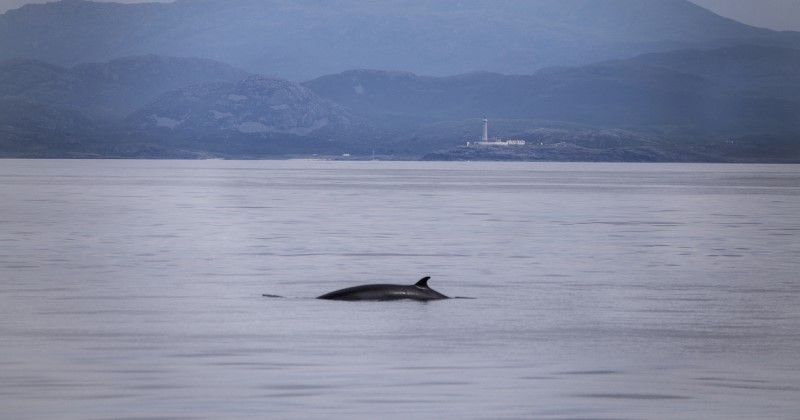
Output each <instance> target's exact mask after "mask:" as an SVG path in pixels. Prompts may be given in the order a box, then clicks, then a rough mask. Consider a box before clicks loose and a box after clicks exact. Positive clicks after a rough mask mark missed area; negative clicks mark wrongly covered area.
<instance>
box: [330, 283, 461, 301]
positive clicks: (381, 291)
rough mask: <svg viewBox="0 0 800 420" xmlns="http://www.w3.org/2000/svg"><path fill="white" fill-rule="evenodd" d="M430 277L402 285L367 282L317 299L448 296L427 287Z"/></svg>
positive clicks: (428, 297)
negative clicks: (408, 284) (409, 284)
mask: <svg viewBox="0 0 800 420" xmlns="http://www.w3.org/2000/svg"><path fill="white" fill-rule="evenodd" d="M429 279H430V277H423V278H422V279H421V280H420V281H418V282H417V283H416V284H413V285H411V286H403V285H397V284H367V285H363V286H354V287H348V288H346V289H340V290H335V291H333V292H330V293H326V294H324V295H322V296H320V297H318V298H317V299H325V300H344V301H387V300H404V299H405V300H419V301H429V300H440V299H450V298H449V297H447V296H445V295H443V294H441V293H439V292H437V291H435V290H433V289H431V288H430V287H428V280H429Z"/></svg>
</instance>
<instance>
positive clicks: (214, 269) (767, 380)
mask: <svg viewBox="0 0 800 420" xmlns="http://www.w3.org/2000/svg"><path fill="white" fill-rule="evenodd" d="M798 273H800V166H796V165H774V166H761V165H700V164H692V165H683V164H588V163H587V164H558V163H477V162H463V163H437V162H425V163H420V162H330V161H310V160H309V161H301V160H297V161H114V160H92V161H85V160H84V161H73V160H2V161H0V340H1V341H0V418H2V419H87V420H94V419H167V418H168V419H245V418H254V419H255V418H259V419H260V418H281V419H330V418H347V419H375V418H387V419H409V418H414V419H420V418H436V419H441V418H459V419H766V418H769V419H797V418H800V280H799V278H800V275H799V274H798ZM426 275H430V276H431V277H432V279H431V281H430V283H429V284H430V286H431V287H432V288H434V289H436V290H438V291H439V292H441V293H444V294H446V295H449V296H469V297H475V298H477V299H474V300H446V301H436V302H428V303H420V302H408V301H404V302H335V301H334V302H330V301H321V300H316V299H312V298H313V297H315V296H319V295H321V294H323V293H326V292H329V291H332V290H335V289H339V288H343V287H348V286H355V285H359V284H365V283H401V284H412V283H414V282H416V281H417V280H418V279H419V278H421V277H423V276H426ZM264 293H267V294H275V295H281V296H285V297H286V298H284V299H276V298H267V297H262V294H264Z"/></svg>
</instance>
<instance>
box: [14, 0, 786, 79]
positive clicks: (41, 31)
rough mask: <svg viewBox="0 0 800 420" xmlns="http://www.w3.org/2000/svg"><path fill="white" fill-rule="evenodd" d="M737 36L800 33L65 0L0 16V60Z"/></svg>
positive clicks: (404, 65) (363, 55)
mask: <svg viewBox="0 0 800 420" xmlns="http://www.w3.org/2000/svg"><path fill="white" fill-rule="evenodd" d="M739 44H754V45H763V46H781V47H789V48H800V33H797V32H775V31H771V30H767V29H760V28H754V27H751V26H747V25H744V24H741V23H738V22H735V21H732V20H730V19H725V18H722V17H720V16H718V15H716V14H714V13H712V12H710V11H708V10H706V9H703V8H701V7H699V6H696V5H695V4H693V3H691V2H689V1H686V0H603V1H597V0H437V1H429V0H381V1H363V0H329V1H319V0H226V1H219V0H178V1H175V2H173V3H140V4H118V3H94V2H88V1H82V0H64V1H59V2H53V3H46V4H30V5H26V6H24V7H22V8H19V9H17V10H11V11H8V12H6V13H5V14H3V15H0V60H9V59H14V58H24V59H35V60H41V61H44V62H48V63H53V64H57V65H63V66H72V65H76V64H80V63H86V62H105V61H109V60H112V59H114V58H120V57H125V56H131V55H143V54H159V55H165V56H191V57H205V58H210V59H215V60H219V61H222V62H226V63H230V64H231V65H234V66H236V67H239V68H243V69H245V70H247V71H250V72H253V73H261V74H272V75H278V76H280V77H283V78H287V79H290V80H294V81H302V80H308V79H311V78H314V77H319V76H322V75H325V74H331V73H338V72H341V71H345V70H349V69H355V68H379V69H392V70H404V71H410V72H414V73H416V74H423V75H437V76H449V75H454V74H463V73H468V72H473V71H491V72H499V73H506V74H508V73H510V74H530V73H533V72H535V71H537V70H539V69H541V68H546V67H552V66H579V65H586V64H590V63H594V62H598V61H606V60H611V59H619V58H629V57H632V56H635V55H640V54H644V53H651V52H664V51H670V50H677V49H687V48H701V49H712V48H721V47H725V46H733V45H739Z"/></svg>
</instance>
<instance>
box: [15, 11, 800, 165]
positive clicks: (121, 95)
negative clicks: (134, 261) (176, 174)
mask: <svg viewBox="0 0 800 420" xmlns="http://www.w3.org/2000/svg"><path fill="white" fill-rule="evenodd" d="M798 35H800V34H798V33H794V32H783V33H781V32H774V31H769V30H765V29H758V28H753V27H749V26H746V25H742V24H739V23H736V22H734V21H731V20H728V19H724V18H721V17H719V16H717V15H714V14H713V13H710V12H708V11H706V10H705V9H702V8H699V7H697V6H695V5H693V4H691V3H689V2H687V1H684V0H607V1H604V2H597V1H593V0H530V1H528V0H498V1H491V2H490V1H488V0H442V1H439V2H426V1H422V0H388V1H386V2H380V3H376V2H366V1H358V0H334V1H330V2H323V1H317V0H298V1H290V0H268V1H255V0H231V1H229V2H220V1H214V0H193V1H185V0H179V1H177V2H175V3H157V4H132V5H122V4H113V3H92V2H86V1H82V0H65V1H61V2H57V3H50V4H43V5H29V6H25V7H23V8H21V9H18V10H15V11H10V12H8V13H6V14H4V15H0V113H1V114H0V156H4V157H149V158H163V157H173V158H203V157H229V158H263V157H280V156H286V155H303V156H308V155H315V154H323V155H341V154H353V155H378V156H384V157H393V158H419V157H421V156H427V157H428V158H436V159H504V160H607V161H619V160H633V161H769V162H777V161H780V162H800V134H798V133H800V72H798V71H797V70H798V69H799V68H800V42H799V41H798V39H800V38H798ZM165 54H172V55H174V56H170V55H165ZM186 56H197V57H203V58H181V57H186ZM215 58H216V59H223V60H224V62H223V61H218V60H215ZM370 68H373V69H378V70H365V69H370ZM243 69H245V70H243ZM408 70H413V72H410V71H408ZM474 70H478V71H474ZM264 74H278V75H279V76H265V75H264ZM432 75H433V76H432ZM312 76H313V77H312ZM301 77H303V78H304V80H306V81H305V82H303V83H298V80H299V78H301ZM484 115H485V116H488V117H489V118H490V119H491V131H492V134H493V135H496V136H499V137H504V138H518V139H524V140H526V141H527V142H528V145H527V146H525V147H521V148H491V149H486V148H483V149H481V148H475V147H472V148H465V147H461V145H463V144H464V143H465V142H466V141H469V140H476V138H477V137H478V135H479V134H480V124H481V118H482V117H483V116H484Z"/></svg>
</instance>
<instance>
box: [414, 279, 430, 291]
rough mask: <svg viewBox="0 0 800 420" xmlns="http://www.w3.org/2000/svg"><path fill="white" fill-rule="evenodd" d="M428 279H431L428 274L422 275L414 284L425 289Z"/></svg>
mask: <svg viewBox="0 0 800 420" xmlns="http://www.w3.org/2000/svg"><path fill="white" fill-rule="evenodd" d="M430 279H431V278H430V276H427V277H423V278H421V279H419V281H418V282H417V284H415V285H414V286H417V287H422V288H423V289H427V288H428V280H430Z"/></svg>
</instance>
